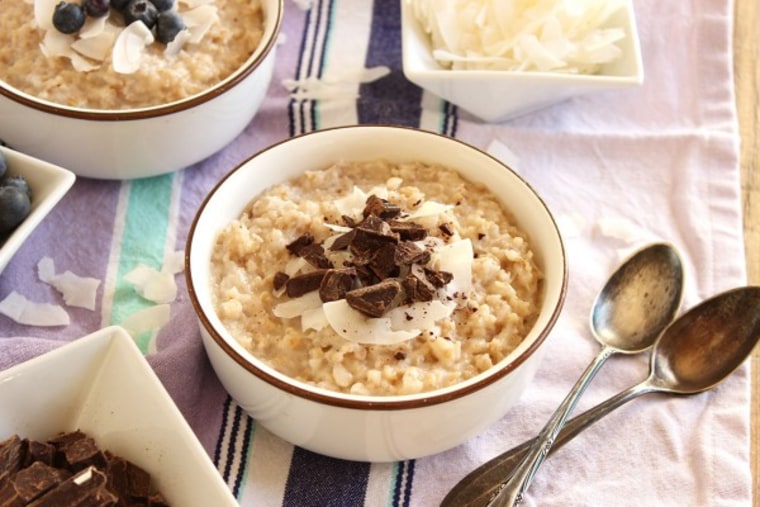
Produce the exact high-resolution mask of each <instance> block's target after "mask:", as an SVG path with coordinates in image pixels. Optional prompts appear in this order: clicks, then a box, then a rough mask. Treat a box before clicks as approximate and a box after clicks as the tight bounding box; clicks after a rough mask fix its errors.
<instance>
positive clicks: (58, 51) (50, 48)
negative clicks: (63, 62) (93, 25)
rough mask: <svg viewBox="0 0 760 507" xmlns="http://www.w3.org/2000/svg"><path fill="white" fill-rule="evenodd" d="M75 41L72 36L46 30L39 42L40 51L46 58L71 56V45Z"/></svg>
mask: <svg viewBox="0 0 760 507" xmlns="http://www.w3.org/2000/svg"><path fill="white" fill-rule="evenodd" d="M75 40H76V37H75V36H74V35H68V34H65V33H61V32H59V31H58V30H55V29H53V30H48V31H47V32H45V35H44V36H43V37H42V42H40V50H42V54H44V55H45V56H46V57H48V58H53V57H56V56H65V57H68V56H69V55H71V53H72V51H71V45H72V44H73V43H74V41H75Z"/></svg>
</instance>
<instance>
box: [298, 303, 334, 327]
mask: <svg viewBox="0 0 760 507" xmlns="http://www.w3.org/2000/svg"><path fill="white" fill-rule="evenodd" d="M329 325H330V323H329V322H328V321H327V316H326V315H325V312H324V310H323V309H322V307H321V306H320V307H318V308H312V309H309V310H305V311H304V312H303V314H302V315H301V330H302V331H306V330H308V329H314V330H315V331H320V330H322V329H324V328H326V327H327V326H329Z"/></svg>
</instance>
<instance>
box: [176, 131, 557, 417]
mask: <svg viewBox="0 0 760 507" xmlns="http://www.w3.org/2000/svg"><path fill="white" fill-rule="evenodd" d="M356 128H364V129H372V128H383V129H385V128H392V129H399V130H412V131H414V132H419V133H421V134H424V135H433V136H437V137H442V138H445V139H447V140H450V141H453V142H457V143H460V144H461V145H463V146H465V147H467V148H470V149H474V150H476V151H478V152H480V153H481V154H483V155H485V156H487V157H488V158H491V159H493V160H495V161H496V162H498V163H499V165H501V166H503V167H504V168H505V169H506V170H508V171H510V172H512V173H513V174H514V175H515V176H516V177H517V178H518V179H519V180H520V181H521V182H522V183H523V184H524V185H525V186H526V187H527V188H528V189H529V190H530V191H531V192H532V193H533V195H534V196H535V197H536V198H537V199H538V201H539V203H540V204H541V206H542V207H543V208H544V210H546V212H547V214H548V216H549V219H550V220H551V222H552V225H553V226H554V230H555V231H556V232H557V237H558V238H559V246H560V255H561V257H562V259H561V261H562V284H561V286H560V292H559V298H558V300H557V305H556V306H555V307H554V309H553V310H552V313H551V315H550V316H549V320H548V321H547V323H546V326H545V328H544V329H543V330H542V331H541V332H540V334H539V336H538V337H537V338H536V340H535V341H534V342H533V344H531V346H530V347H529V348H528V349H526V350H525V351H524V352H523V353H522V354H520V355H519V356H518V357H516V358H515V359H514V360H513V361H511V362H510V363H508V364H506V365H504V366H503V367H502V368H501V369H499V370H498V371H495V372H493V373H491V374H490V375H488V376H487V377H484V378H482V379H480V380H479V381H477V382H473V383H471V384H467V385H466V386H464V387H462V388H461V389H456V390H451V391H447V392H444V393H440V392H438V391H436V390H434V391H430V393H429V395H428V396H426V395H425V394H426V393H421V396H422V397H415V398H413V399H400V400H387V399H384V398H386V397H383V396H378V397H377V400H376V401H375V400H372V399H370V400H368V399H362V400H356V399H351V398H350V396H351V395H348V394H345V393H337V392H336V393H335V394H336V396H332V395H331V394H330V393H329V392H325V393H322V392H315V391H313V390H310V389H305V388H302V387H300V386H299V385H298V384H296V383H295V382H292V383H291V382H284V381H283V380H281V379H279V378H277V377H275V376H273V375H270V374H269V373H268V372H266V371H264V370H262V369H260V368H258V367H256V366H255V365H253V364H252V363H251V362H250V361H248V360H247V359H246V358H245V357H243V356H241V355H240V354H238V353H237V352H236V351H235V350H234V349H233V348H232V347H231V346H230V345H229V344H228V343H227V342H226V340H224V338H222V337H221V336H220V335H219V333H218V332H217V331H216V329H214V327H213V326H212V325H211V322H210V321H209V320H208V318H207V317H206V315H205V313H204V312H203V310H202V309H201V306H200V304H199V303H198V299H197V297H196V290H195V284H194V282H193V276H192V265H191V263H190V250H191V248H190V246H191V245H192V242H193V237H194V236H195V229H196V226H197V225H198V220H199V217H200V216H201V214H202V213H203V210H204V209H205V208H206V205H207V204H208V202H209V201H210V200H211V198H212V197H213V196H214V194H215V193H216V191H217V190H218V189H219V188H220V187H221V186H222V185H223V184H224V182H225V181H227V179H228V178H230V177H231V176H232V175H233V174H235V173H236V172H237V171H238V170H240V168H241V167H243V166H244V165H245V164H247V163H248V162H249V161H250V160H252V159H253V158H255V157H257V156H259V155H260V154H262V153H264V152H266V151H269V150H271V149H274V148H276V147H277V146H279V145H281V144H284V143H287V142H288V141H290V140H292V139H295V138H300V137H305V136H309V135H315V134H319V133H323V132H328V131H334V130H342V129H356ZM567 280H568V273H567V256H566V255H565V245H564V243H563V242H562V236H561V235H560V233H559V228H558V227H557V223H556V221H555V220H554V217H553V216H552V214H551V212H550V211H549V208H548V206H546V203H545V202H544V200H543V199H542V198H541V196H540V195H538V193H537V192H536V191H535V190H534V189H533V187H532V186H531V185H530V184H529V183H528V182H527V181H525V179H524V178H522V176H520V175H519V174H517V173H516V172H515V171H513V170H512V169H511V168H509V166H507V165H506V164H504V163H503V162H501V161H500V160H498V159H496V158H495V157H493V156H492V155H490V154H488V153H486V152H485V151H483V150H481V149H480V148H477V147H475V146H472V145H470V144H467V143H465V142H463V141H460V140H459V139H456V138H453V137H449V136H446V135H443V134H439V133H436V132H431V131H426V130H421V129H417V128H414V127H405V126H399V125H382V124H375V125H347V126H340V127H331V128H326V129H322V130H316V131H312V132H307V133H305V134H299V135H297V136H294V137H290V138H287V139H284V140H282V141H279V142H276V143H274V144H272V145H269V146H268V147H266V148H263V149H262V150H259V151H258V152H256V153H254V154H253V155H251V156H250V157H248V158H246V159H245V160H243V161H242V162H240V163H239V164H238V165H237V166H236V167H235V168H233V169H232V170H231V171H229V172H228V173H227V174H226V175H224V176H223V177H222V178H221V179H220V180H219V181H218V182H217V183H216V184H215V185H214V187H213V188H212V189H211V190H210V191H209V192H208V194H207V195H206V197H205V198H204V200H203V202H202V203H201V205H200V206H199V207H198V211H197V212H196V214H195V217H194V218H193V221H192V223H191V224H190V230H189V231H188V235H187V242H186V245H185V281H186V285H187V291H188V293H189V295H190V302H191V303H192V305H193V309H194V310H195V314H196V316H197V317H198V319H199V320H200V322H201V324H202V325H203V327H204V328H205V329H206V331H207V332H208V333H209V335H210V336H211V337H212V338H213V340H214V341H215V342H216V344H217V345H219V347H221V349H222V350H223V351H224V353H225V354H227V355H228V356H229V357H231V358H232V359H233V360H234V361H235V362H236V363H237V364H238V365H240V366H241V367H243V368H244V369H245V370H246V371H248V372H249V373H251V374H253V375H254V376H256V377H258V378H259V379H261V380H263V381H264V382H266V383H268V384H270V385H272V386H274V387H276V388H278V389H281V390H283V391H285V392H287V393H289V394H292V395H295V396H298V397H300V398H305V399H307V400H310V401H313V402H315V403H322V404H325V405H332V406H337V407H342V408H350V409H359V410H366V409H373V410H403V409H411V408H419V407H423V406H427V405H435V404H438V403H444V402H446V401H449V400H452V399H456V398H461V397H463V396H466V395H468V394H470V393H472V392H475V391H478V390H480V389H482V388H484V387H486V386H488V385H490V384H492V383H494V382H496V381H497V380H499V379H501V378H502V377H504V376H505V375H507V374H508V373H510V372H512V371H514V370H515V369H516V368H517V367H518V366H520V365H522V364H523V363H524V362H525V361H526V360H527V359H528V358H529V357H530V356H531V355H532V354H533V353H534V352H535V351H536V349H538V347H539V346H540V345H541V344H542V343H543V342H544V341H545V340H546V337H547V336H548V334H549V333H550V332H551V330H552V328H553V327H554V324H555V323H556V322H557V319H558V318H559V314H560V311H561V310H562V306H563V304H564V301H565V296H566V293H567ZM283 376H284V375H283Z"/></svg>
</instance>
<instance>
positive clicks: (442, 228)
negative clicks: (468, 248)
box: [438, 223, 454, 237]
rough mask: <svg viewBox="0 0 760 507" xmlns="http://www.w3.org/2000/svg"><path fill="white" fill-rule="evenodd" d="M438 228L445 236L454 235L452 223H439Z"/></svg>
mask: <svg viewBox="0 0 760 507" xmlns="http://www.w3.org/2000/svg"><path fill="white" fill-rule="evenodd" d="M438 229H439V230H440V231H441V232H442V233H443V235H444V236H448V237H451V236H453V235H454V230H453V229H452V228H451V224H449V223H443V224H441V225H439V226H438Z"/></svg>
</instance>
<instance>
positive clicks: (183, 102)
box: [0, 0, 285, 121]
mask: <svg viewBox="0 0 760 507" xmlns="http://www.w3.org/2000/svg"><path fill="white" fill-rule="evenodd" d="M264 2H265V0H262V6H263V5H264ZM274 2H275V3H274V4H273V5H275V6H276V8H275V9H274V11H275V12H274V18H273V21H272V22H271V26H272V30H271V32H270V33H269V34H268V37H267V31H266V25H267V24H268V22H267V21H266V19H265V29H264V32H263V35H264V36H265V37H266V40H264V39H263V38H262V41H261V42H260V43H259V46H258V47H257V48H256V49H255V50H254V52H253V53H252V54H251V55H250V56H249V57H248V58H247V59H246V60H245V62H244V63H243V64H242V65H240V66H239V67H238V68H237V69H235V70H234V71H233V72H232V73H231V74H229V75H228V76H227V77H225V78H224V79H222V80H221V81H219V82H218V83H216V84H215V85H213V86H211V87H208V88H205V89H203V90H202V91H201V92H199V93H196V94H194V95H190V96H188V97H185V98H183V99H179V100H175V101H173V102H169V103H167V104H158V105H153V106H144V107H139V108H134V109H124V110H120V109H92V108H81V107H70V106H66V105H64V104H58V103H55V102H51V101H47V100H44V99H40V98H37V97H35V96H34V95H31V94H29V93H26V92H23V91H21V90H18V89H17V88H15V87H13V86H11V85H9V84H8V83H6V82H5V81H4V80H2V79H0V97H5V98H7V99H9V100H11V101H13V102H16V103H18V104H21V105H23V106H27V107H30V108H32V109H36V110H38V111H40V112H43V113H50V114H54V115H56V116H63V117H67V118H74V119H80V120H94V121H125V120H141V119H146V118H156V117H160V116H165V115H168V114H173V113H178V112H181V111H184V110H187V109H191V108H193V107H196V106H198V105H200V104H204V103H206V102H209V101H211V100H213V99H214V98H216V97H218V96H220V95H222V94H224V93H225V92H226V91H227V90H229V89H231V88H234V87H235V86H236V85H237V84H238V83H240V82H241V81H243V80H244V79H245V78H246V77H248V76H249V75H250V74H251V73H252V72H253V71H254V70H256V69H257V68H258V67H259V66H260V65H261V63H262V62H263V61H264V60H265V59H266V58H267V57H268V56H269V53H271V52H272V50H273V48H274V47H275V46H276V45H277V41H278V39H279V34H280V30H281V28H282V21H283V16H284V11H285V6H284V0H274ZM265 16H267V17H268V16H269V13H266V14H265Z"/></svg>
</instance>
